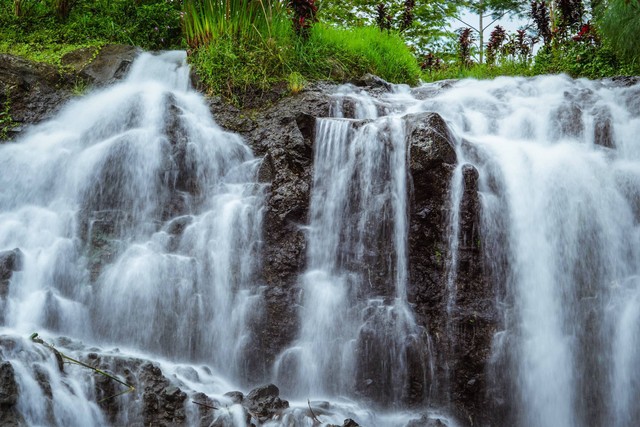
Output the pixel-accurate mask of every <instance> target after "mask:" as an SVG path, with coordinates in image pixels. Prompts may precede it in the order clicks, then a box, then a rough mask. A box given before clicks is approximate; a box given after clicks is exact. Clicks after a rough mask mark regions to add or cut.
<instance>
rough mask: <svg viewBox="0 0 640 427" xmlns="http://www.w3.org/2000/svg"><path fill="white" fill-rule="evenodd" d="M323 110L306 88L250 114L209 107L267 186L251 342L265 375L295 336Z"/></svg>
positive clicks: (316, 91)
mask: <svg viewBox="0 0 640 427" xmlns="http://www.w3.org/2000/svg"><path fill="white" fill-rule="evenodd" d="M329 107H330V99H329V96H328V95H327V91H326V88H325V87H323V86H314V87H311V88H309V89H306V90H304V91H303V92H302V93H301V94H300V95H298V96H297V97H290V98H285V99H283V100H282V101H280V102H279V103H278V104H277V105H274V106H272V107H270V108H267V109H265V110H263V111H261V112H258V113H255V114H253V115H246V114H244V113H242V112H241V111H238V110H236V109H234V108H233V107H230V106H228V105H226V104H224V103H222V102H220V101H214V102H212V103H211V110H212V112H213V115H214V118H215V120H216V122H217V123H218V124H220V125H221V126H223V127H225V128H227V129H228V130H231V131H234V132H237V133H239V134H241V135H242V136H243V137H244V138H245V141H246V142H247V143H248V144H249V145H250V146H251V148H252V150H253V152H254V154H255V155H256V156H261V157H264V161H263V164H262V167H261V169H260V172H259V179H260V180H261V181H262V182H268V183H270V189H269V192H268V195H267V200H266V208H265V214H264V215H265V216H264V220H263V223H264V227H263V229H264V252H263V261H262V262H263V265H262V278H261V279H262V280H263V281H264V283H265V284H266V285H267V288H266V291H265V299H266V313H267V315H266V319H265V321H264V323H263V326H262V330H261V331H260V332H259V334H258V336H259V337H260V338H259V340H260V342H259V343H256V344H258V348H260V349H261V351H263V352H264V353H265V354H266V356H267V357H266V360H265V361H266V366H263V372H265V373H266V369H267V367H268V366H269V365H270V364H271V363H272V362H273V360H274V359H275V357H276V356H277V355H278V354H279V353H280V351H282V350H283V349H284V348H285V347H286V346H287V345H288V344H289V343H291V341H292V340H293V339H294V337H295V334H296V333H297V328H296V325H297V323H298V319H297V312H296V309H295V306H296V300H297V293H298V289H297V287H296V286H295V285H296V283H297V280H298V276H299V275H300V273H301V272H302V271H304V267H305V265H304V264H305V255H306V243H305V236H304V232H303V230H302V226H303V225H305V224H306V223H307V217H308V210H309V200H310V192H311V180H312V176H313V139H314V137H315V118H316V117H326V116H328V114H329Z"/></svg>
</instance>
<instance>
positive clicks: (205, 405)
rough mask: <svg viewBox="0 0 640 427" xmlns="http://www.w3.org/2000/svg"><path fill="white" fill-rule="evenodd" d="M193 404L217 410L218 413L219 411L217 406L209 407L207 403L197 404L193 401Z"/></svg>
mask: <svg viewBox="0 0 640 427" xmlns="http://www.w3.org/2000/svg"><path fill="white" fill-rule="evenodd" d="M192 402H193V403H195V404H196V405H200V406H204V407H205V408H210V409H215V410H216V411H217V410H218V408H216V407H215V406H211V405H207V404H206V403H201V402H196V401H195V400H192Z"/></svg>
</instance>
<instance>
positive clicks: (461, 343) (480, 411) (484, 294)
mask: <svg viewBox="0 0 640 427" xmlns="http://www.w3.org/2000/svg"><path fill="white" fill-rule="evenodd" d="M462 179H463V189H462V198H461V201H460V217H459V236H458V269H457V272H456V281H455V305H454V311H453V312H452V314H451V317H450V319H449V322H450V330H452V331H455V333H452V334H450V337H449V339H450V340H451V343H450V352H451V353H450V355H449V359H450V360H449V366H450V369H451V372H452V377H451V381H452V384H453V387H452V393H453V398H454V400H455V401H457V403H458V405H459V407H460V408H463V410H464V411H465V412H466V413H467V417H466V418H469V419H472V420H474V421H478V420H482V421H484V420H486V419H488V418H490V417H491V416H492V414H490V413H489V410H488V408H489V403H488V400H487V399H488V397H487V395H486V388H487V380H486V366H487V363H488V361H489V357H490V352H491V344H492V339H493V336H494V334H495V332H496V329H497V325H498V320H499V319H498V313H497V311H496V307H495V304H494V298H495V292H496V290H495V289H494V287H493V282H492V281H491V280H490V279H489V277H488V275H487V272H486V271H485V269H484V260H483V252H482V236H481V234H480V206H481V205H480V199H479V195H478V171H477V170H476V169H475V168H474V167H473V166H471V165H464V166H463V167H462Z"/></svg>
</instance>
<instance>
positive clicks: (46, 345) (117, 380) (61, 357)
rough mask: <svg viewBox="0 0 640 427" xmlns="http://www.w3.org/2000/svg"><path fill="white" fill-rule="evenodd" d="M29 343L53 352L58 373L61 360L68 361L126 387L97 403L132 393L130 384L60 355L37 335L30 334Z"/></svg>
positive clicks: (132, 388)
mask: <svg viewBox="0 0 640 427" xmlns="http://www.w3.org/2000/svg"><path fill="white" fill-rule="evenodd" d="M31 341H33V342H35V343H37V344H42V345H43V346H45V347H47V348H48V349H49V350H51V351H53V353H54V354H55V355H56V360H57V361H58V368H59V369H60V371H62V359H65V360H68V361H69V362H72V363H75V364H77V365H80V366H83V367H85V368H88V369H91V370H92V371H94V372H96V373H98V374H100V375H103V376H105V377H107V378H109V379H112V380H113V381H115V382H117V383H119V384H122V385H123V386H125V387H127V390H124V391H122V392H120V393H116V394H114V395H113V396H109V397H105V398H104V399H100V400H99V401H98V403H101V402H104V401H105V400H109V399H113V398H114V397H118V396H121V395H123V394H127V393H131V392H132V391H134V390H135V389H136V388H135V387H134V386H132V385H131V384H128V383H126V382H124V381H122V380H121V379H120V378H118V377H116V376H114V375H111V374H109V373H108V372H105V371H103V370H102V369H98V368H96V367H94V366H91V365H88V364H86V363H84V362H81V361H79V360H76V359H74V358H72V357H69V356H67V355H66V354H64V353H61V352H60V351H59V350H58V349H57V348H55V347H54V346H52V345H51V344H49V343H47V342H45V341H44V340H43V339H42V338H39V337H38V333H37V332H34V333H33V334H31Z"/></svg>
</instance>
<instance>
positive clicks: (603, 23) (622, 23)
mask: <svg viewBox="0 0 640 427" xmlns="http://www.w3.org/2000/svg"><path fill="white" fill-rule="evenodd" d="M596 13H597V16H598V19H597V23H598V26H599V29H600V34H601V36H602V39H603V41H604V43H605V44H607V45H609V46H610V47H611V48H612V49H613V50H614V51H615V52H616V53H617V54H618V55H619V56H620V57H621V58H623V59H624V60H626V61H628V62H630V63H632V64H634V65H635V69H636V71H637V70H638V69H640V43H639V42H638V40H639V39H638V38H639V36H640V3H638V1H637V0H606V1H602V2H601V3H600V5H599V6H598V8H597V9H596Z"/></svg>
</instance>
